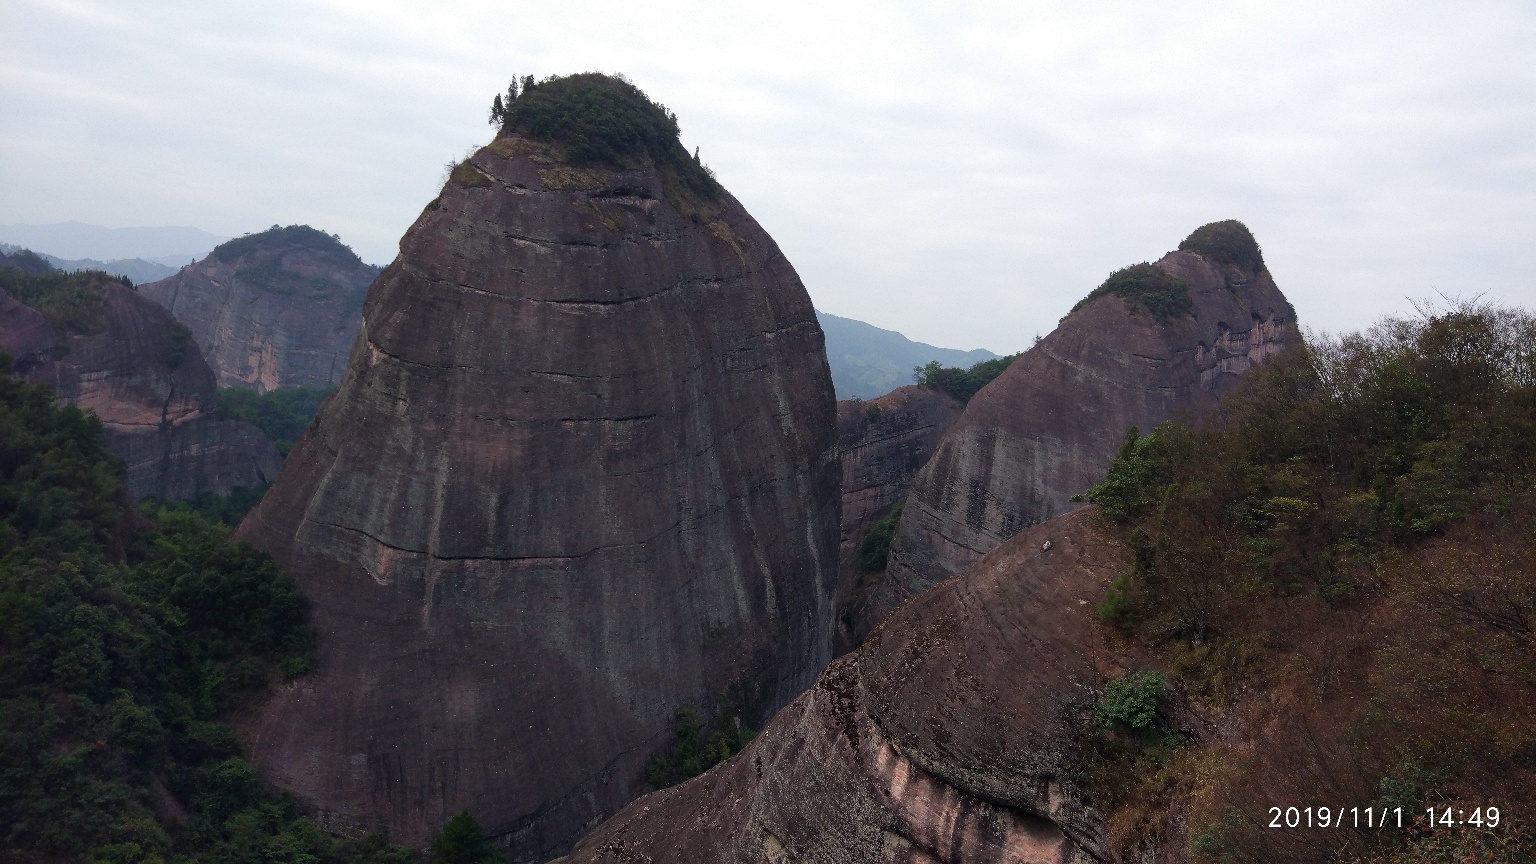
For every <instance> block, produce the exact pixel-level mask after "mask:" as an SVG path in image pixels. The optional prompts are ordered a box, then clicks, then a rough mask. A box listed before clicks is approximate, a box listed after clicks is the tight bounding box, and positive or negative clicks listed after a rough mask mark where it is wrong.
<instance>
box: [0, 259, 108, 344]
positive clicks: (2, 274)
mask: <svg viewBox="0 0 1536 864" xmlns="http://www.w3.org/2000/svg"><path fill="white" fill-rule="evenodd" d="M117 281H121V280H119V279H118V278H117V277H115V276H108V275H107V274H105V273H103V272H101V271H100V270H81V271H79V272H77V273H65V272H63V271H60V270H51V271H49V272H44V273H27V272H24V271H22V270H21V269H19V268H16V267H0V291H4V292H5V293H7V294H9V295H11V296H12V297H14V298H15V299H16V300H17V301H19V302H21V303H23V304H25V305H27V306H30V307H32V308H33V309H36V310H37V311H38V312H40V313H42V316H43V317H44V318H46V319H48V323H50V324H52V325H53V326H55V327H57V328H59V329H60V330H61V331H64V332H66V333H81V334H87V335H89V334H95V333H100V332H101V331H102V330H105V329H106V327H107V312H106V306H105V305H104V304H103V302H102V294H101V286H102V284H103V283H106V282H117Z"/></svg>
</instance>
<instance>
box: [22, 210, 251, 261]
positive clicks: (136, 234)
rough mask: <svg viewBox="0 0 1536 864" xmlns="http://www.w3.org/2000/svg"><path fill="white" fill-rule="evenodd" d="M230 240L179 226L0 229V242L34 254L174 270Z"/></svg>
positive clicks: (60, 224)
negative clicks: (133, 262) (152, 264)
mask: <svg viewBox="0 0 1536 864" xmlns="http://www.w3.org/2000/svg"><path fill="white" fill-rule="evenodd" d="M228 239H229V238H228V237H223V236H220V235H218V234H210V233H209V232H207V231H204V230H202V229H201V228H191V227H187V226H180V225H160V226H144V227H133V228H106V227H103V226H101V225H87V224H86V223H84V222H54V223H50V224H47V225H22V224H17V225H0V242H5V243H14V244H16V245H18V246H25V247H26V248H28V249H31V250H32V251H34V252H38V253H42V254H47V255H55V256H58V257H59V258H63V259H65V260H74V259H82V258H90V259H95V260H97V261H105V262H109V263H110V262H112V261H117V260H120V259H132V258H142V259H144V260H146V261H153V262H155V263H157V264H165V265H169V266H172V267H180V266H182V265H183V264H190V263H191V262H193V261H196V260H198V259H200V258H202V257H203V256H204V255H207V254H208V253H209V252H210V251H212V250H213V247H215V246H217V245H219V244H220V243H223V242H224V241H225V240H228ZM109 272H111V271H109Z"/></svg>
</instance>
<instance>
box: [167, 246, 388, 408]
mask: <svg viewBox="0 0 1536 864" xmlns="http://www.w3.org/2000/svg"><path fill="white" fill-rule="evenodd" d="M378 273H379V270H378V268H377V267H373V266H371V265H369V264H364V263H363V261H362V260H361V259H359V258H358V257H357V255H355V254H354V253H353V252H352V250H351V249H349V248H347V247H346V246H345V245H343V244H342V243H341V241H340V240H339V239H337V238H336V237H334V236H332V235H330V234H326V233H325V232H323V231H317V230H315V229H314V228H311V227H309V226H308V225H289V226H287V227H279V226H277V225H274V226H272V227H271V228H270V229H268V230H266V231H262V232H260V233H257V234H249V235H247V236H245V237H238V238H236V239H234V240H230V241H229V242H227V243H224V244H223V245H221V246H219V247H217V248H216V249H214V250H213V251H212V252H211V253H209V255H208V257H206V258H204V259H203V260H202V261H199V262H198V263H196V264H192V265H190V266H188V267H184V268H182V270H181V272H179V273H177V274H176V275H174V276H170V277H168V278H165V279H162V280H160V281H158V282H153V283H150V284H148V285H144V286H142V288H141V289H140V290H141V291H142V292H143V293H144V295H145V296H147V297H151V298H153V299H155V300H156V301H158V302H159V303H161V304H162V305H164V306H165V307H166V308H167V309H169V310H171V313H172V314H174V315H175V316H176V318H177V320H179V321H181V322H182V323H183V324H185V325H186V326H187V328H188V329H189V330H191V331H192V335H193V337H194V338H195V339H196V340H197V344H198V347H199V348H201V349H202V351H203V353H204V355H206V356H207V358H208V360H209V363H210V364H211V365H212V366H213V368H214V372H215V373H216V375H217V376H218V383H219V386H221V387H244V388H248V389H252V390H256V391H258V392H266V391H268V390H274V389H277V388H279V387H319V388H329V387H334V386H335V385H336V383H337V382H338V381H340V380H341V372H342V369H343V367H344V366H345V365H346V358H347V352H348V350H349V349H350V348H351V347H352V340H353V339H354V338H355V337H356V336H357V327H358V321H359V316H360V313H361V311H362V306H363V298H364V296H365V295H366V293H367V291H368V286H369V285H370V284H371V283H372V282H373V280H374V277H376V276H377V275H378Z"/></svg>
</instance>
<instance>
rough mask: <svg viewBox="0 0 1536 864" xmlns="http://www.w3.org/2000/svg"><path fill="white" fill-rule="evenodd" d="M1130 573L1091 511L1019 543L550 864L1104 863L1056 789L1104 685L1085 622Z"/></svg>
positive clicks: (925, 599) (1070, 802) (1061, 788)
mask: <svg viewBox="0 0 1536 864" xmlns="http://www.w3.org/2000/svg"><path fill="white" fill-rule="evenodd" d="M1047 540H1049V541H1050V548H1049V549H1045V548H1043V547H1044V546H1045V542H1046V541H1047ZM1128 564H1129V562H1128V561H1127V560H1126V554H1125V549H1124V547H1123V546H1121V545H1120V544H1118V543H1116V542H1114V541H1113V540H1109V539H1106V538H1104V537H1103V536H1101V534H1100V529H1099V528H1098V526H1097V525H1096V523H1095V522H1094V520H1093V519H1092V514H1091V512H1087V511H1085V512H1078V513H1073V514H1069V515H1066V516H1062V517H1060V518H1058V519H1056V520H1054V521H1052V522H1050V523H1047V524H1045V525H1040V526H1036V527H1035V528H1033V529H1032V530H1030V531H1027V532H1025V533H1024V534H1022V535H1020V536H1017V537H1015V538H1013V539H1012V540H1011V541H1009V542H1008V543H1006V544H1004V545H1003V546H1001V547H999V548H997V549H995V550H993V551H992V552H991V553H990V554H989V555H987V556H986V557H985V558H983V559H982V560H981V561H980V562H979V563H977V564H976V565H975V566H974V567H973V568H971V569H970V570H969V571H967V572H966V573H965V574H964V575H962V576H961V577H959V578H957V579H954V580H952V581H950V582H947V583H945V584H943V585H940V586H937V587H935V588H933V589H932V590H930V591H928V592H927V593H925V594H923V595H922V596H920V597H918V598H917V599H915V600H913V601H912V602H910V603H908V604H906V605H904V606H903V607H902V608H901V609H899V610H897V611H896V612H895V613H893V614H892V615H891V616H890V617H889V618H887V619H886V620H885V622H884V623H883V624H882V625H881V626H880V627H878V628H877V629H876V630H875V631H873V632H872V633H871V634H870V636H869V638H868V639H867V640H865V642H864V644H863V645H862V646H861V647H860V648H859V650H858V651H856V652H854V653H852V654H850V655H848V656H846V657H843V658H841V659H839V660H837V661H835V662H834V663H833V664H832V665H831V666H830V667H828V669H827V670H826V671H825V672H824V673H822V675H821V677H820V679H819V680H818V681H817V682H816V686H815V687H814V688H812V689H811V690H810V691H809V692H807V693H806V694H804V695H803V696H801V697H800V698H799V699H797V700H795V702H794V703H792V704H791V705H790V706H789V707H787V708H785V709H784V710H783V711H781V712H779V715H778V716H777V717H775V718H774V720H773V722H772V723H771V724H769V725H768V727H767V728H766V729H764V730H763V732H762V733H760V734H759V735H758V737H757V738H756V739H754V740H753V742H752V743H751V744H750V745H748V746H747V748H746V749H745V750H743V751H742V752H741V753H740V754H739V755H737V756H736V757H735V758H733V759H732V760H730V761H729V762H727V763H725V764H723V765H720V766H718V767H717V768H715V769H714V770H712V771H710V772H708V773H706V774H704V775H702V776H700V777H697V778H695V779H693V780H691V781H689V782H688V783H685V784H683V785H682V786H678V787H675V788H673V789H667V790H663V791H661V792H657V793H655V794H652V795H649V796H647V797H645V798H642V799H640V800H639V801H636V802H635V803H633V804H631V805H630V806H629V807H628V808H626V809H625V810H624V811H623V812H621V813H619V814H618V815H617V816H615V817H614V818H612V819H610V820H608V822H606V823H604V824H603V825H601V826H599V827H598V828H597V830H596V831H594V832H593V833H592V834H591V835H589V836H588V837H586V838H584V839H583V840H582V841H581V843H580V844H579V845H578V846H577V847H576V848H575V850H573V851H572V853H571V854H570V855H569V856H568V857H567V858H565V859H563V860H564V861H565V862H566V864H577V862H581V864H589V862H591V864H595V862H632V861H655V862H681V861H712V862H742V864H746V862H772V864H778V862H785V861H796V862H807V864H809V862H825V864H834V862H836V864H862V862H869V864H875V862H913V864H916V862H923V864H932V862H944V864H962V862H964V864H982V862H1011V864H1024V862H1039V864H1044V862H1050V864H1061V862H1088V861H1095V860H1104V858H1105V854H1104V849H1103V841H1104V826H1103V824H1102V817H1101V815H1100V814H1099V813H1097V812H1096V811H1095V810H1094V808H1093V807H1092V806H1091V805H1090V803H1089V802H1088V800H1087V799H1086V798H1085V796H1084V794H1083V792H1082V791H1081V790H1080V789H1078V788H1077V787H1075V786H1074V785H1073V784H1072V783H1071V782H1070V781H1068V780H1066V779H1065V775H1066V774H1067V773H1068V771H1069V769H1070V768H1071V765H1072V762H1071V759H1072V756H1071V753H1072V747H1073V746H1074V744H1073V742H1074V741H1075V740H1076V738H1077V737H1078V735H1079V733H1080V724H1081V723H1082V719H1083V716H1084V709H1085V706H1086V705H1087V704H1089V703H1090V702H1091V697H1092V694H1093V693H1094V689H1093V688H1095V687H1097V685H1098V682H1099V681H1100V680H1102V677H1103V676H1104V674H1105V673H1107V672H1109V671H1110V670H1109V669H1108V668H1107V667H1106V668H1102V669H1101V668H1099V664H1100V663H1103V662H1106V661H1107V658H1108V657H1109V652H1108V651H1107V650H1106V647H1105V645H1104V644H1103V640H1102V638H1101V636H1100V631H1099V630H1098V628H1096V627H1095V624H1094V616H1093V609H1094V604H1096V603H1097V601H1098V599H1099V598H1100V597H1101V596H1102V595H1103V591H1104V586H1105V584H1106V582H1107V581H1108V580H1109V579H1110V578H1112V577H1113V576H1115V575H1116V574H1117V573H1119V572H1121V571H1122V570H1123V569H1124V568H1125V567H1127V566H1128Z"/></svg>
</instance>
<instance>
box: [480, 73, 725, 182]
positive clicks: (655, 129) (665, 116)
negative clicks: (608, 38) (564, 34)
mask: <svg viewBox="0 0 1536 864" xmlns="http://www.w3.org/2000/svg"><path fill="white" fill-rule="evenodd" d="M490 121H491V123H492V124H496V125H499V126H500V128H501V130H502V131H503V132H517V133H520V134H523V135H527V136H528V137H530V138H534V139H538V140H542V141H551V142H555V143H558V144H560V145H562V146H564V147H565V149H566V153H567V156H568V158H569V159H570V160H571V162H572V163H573V164H577V165H608V166H612V167H615V168H633V167H637V166H638V165H640V164H643V163H645V162H646V161H650V162H652V163H654V164H655V165H656V166H657V167H659V168H662V169H664V170H667V171H670V172H672V173H674V174H675V175H676V176H677V178H678V180H679V181H681V183H682V184H683V185H684V186H685V187H686V188H687V189H688V190H689V191H691V192H693V193H694V194H695V195H698V196H700V197H702V198H704V199H706V200H714V199H716V198H718V197H719V194H720V184H719V183H718V182H716V181H715V178H714V174H713V172H711V171H710V170H709V169H708V168H707V167H705V166H704V164H703V163H702V162H701V161H700V160H699V158H698V153H697V151H695V153H694V154H693V155H692V156H690V155H689V154H688V151H687V150H685V149H683V145H682V143H681V142H679V141H678V134H679V127H678V123H677V115H676V114H673V113H672V112H671V111H669V110H668V109H667V108H666V106H664V105H661V104H659V103H657V102H653V101H652V100H651V99H650V97H648V96H646V95H645V92H644V91H642V90H641V89H640V88H638V87H636V86H635V85H634V84H632V83H630V82H629V80H628V79H626V78H624V77H623V76H622V75H605V74H603V73H601V72H582V73H579V74H576V75H565V76H551V77H549V78H545V79H543V80H542V81H535V80H534V78H533V76H531V75H529V76H526V77H524V78H523V79H522V80H521V81H518V80H516V79H514V80H513V82H512V84H511V85H510V86H509V87H508V88H507V92H506V98H505V99H503V98H502V94H500V93H498V94H496V96H495V98H494V99H493V100H492V102H491V115H490Z"/></svg>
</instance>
